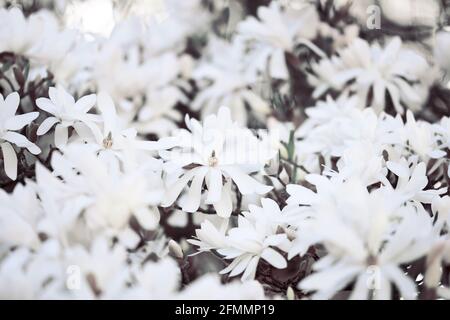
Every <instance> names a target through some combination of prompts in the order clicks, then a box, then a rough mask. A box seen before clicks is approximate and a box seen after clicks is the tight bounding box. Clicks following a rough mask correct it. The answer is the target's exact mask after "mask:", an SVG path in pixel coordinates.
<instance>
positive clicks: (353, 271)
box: [287, 175, 433, 299]
mask: <svg viewBox="0 0 450 320" xmlns="http://www.w3.org/2000/svg"><path fill="white" fill-rule="evenodd" d="M308 181H309V182H310V183H312V184H314V185H315V187H316V189H317V193H314V192H313V191H311V190H309V189H307V188H305V187H302V186H294V185H292V186H289V187H288V189H287V190H288V192H289V193H290V194H291V198H290V199H289V200H288V203H290V204H295V203H299V204H301V205H307V206H308V207H306V208H307V209H306V210H307V211H309V214H308V216H309V218H308V219H305V220H303V222H300V223H299V225H300V226H301V227H300V228H299V230H301V232H300V231H299V232H298V238H297V239H296V241H295V242H297V243H296V244H295V245H294V246H293V249H292V250H293V251H294V253H298V252H300V254H301V253H302V252H304V251H305V250H306V249H307V248H308V247H309V246H310V245H311V244H314V243H321V244H323V245H324V246H325V249H326V251H327V253H328V254H327V255H326V256H325V257H323V258H322V259H320V260H319V261H318V262H316V263H315V264H314V267H313V268H314V270H315V271H316V272H315V273H313V274H312V275H310V276H308V277H307V278H305V279H304V280H302V281H301V283H300V286H299V287H300V288H301V289H302V290H305V291H315V292H316V293H315V294H314V295H313V298H318V299H329V298H331V297H333V296H334V295H335V294H336V293H338V292H339V291H341V290H343V289H344V288H345V287H346V286H347V285H348V284H350V283H353V282H355V286H354V289H353V292H352V294H351V296H350V298H353V299H367V298H376V299H390V297H391V283H392V284H394V285H395V286H396V287H397V288H398V290H399V292H400V295H401V296H402V297H403V298H405V299H414V298H415V297H416V291H417V289H416V286H415V284H414V281H413V279H411V278H409V277H408V276H407V275H405V273H404V271H403V270H402V269H401V268H400V265H402V264H405V263H408V262H412V261H414V260H415V259H417V258H419V257H421V256H423V255H424V254H425V253H426V251H427V250H428V249H429V246H430V244H431V243H432V242H431V241H430V239H431V237H432V236H433V234H432V232H431V230H432V220H431V219H430V217H429V216H428V215H427V214H426V213H423V212H417V210H420V209H419V208H418V209H414V208H412V207H404V206H402V200H403V199H401V197H397V196H395V195H393V194H392V193H386V192H384V190H383V189H382V188H380V189H376V190H374V191H372V192H370V193H369V192H368V191H367V187H366V186H365V185H364V184H362V183H361V182H360V181H358V180H357V179H352V180H349V181H347V182H342V181H339V179H334V180H329V179H327V178H325V177H321V176H317V175H314V176H309V177H308ZM303 215H304V214H303ZM302 235H304V238H303V239H302V238H301V237H302ZM290 256H292V252H290ZM369 294H371V295H370V296H369Z"/></svg>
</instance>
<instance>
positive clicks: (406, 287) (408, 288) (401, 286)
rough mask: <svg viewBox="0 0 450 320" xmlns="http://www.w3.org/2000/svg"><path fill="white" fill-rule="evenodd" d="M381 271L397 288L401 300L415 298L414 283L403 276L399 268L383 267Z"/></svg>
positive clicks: (393, 266) (392, 266)
mask: <svg viewBox="0 0 450 320" xmlns="http://www.w3.org/2000/svg"><path fill="white" fill-rule="evenodd" d="M383 271H385V272H386V275H387V277H388V278H389V279H390V280H391V281H392V282H393V283H394V284H395V286H396V287H397V288H398V290H399V291H400V294H401V297H402V298H404V299H409V300H411V299H415V298H416V294H417V288H416V285H415V283H414V281H413V280H412V279H411V278H410V277H408V276H407V275H405V274H404V273H403V271H402V270H400V268H399V267H397V266H395V265H388V266H384V267H383Z"/></svg>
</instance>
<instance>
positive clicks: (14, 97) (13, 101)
mask: <svg viewBox="0 0 450 320" xmlns="http://www.w3.org/2000/svg"><path fill="white" fill-rule="evenodd" d="M19 103H20V96H19V94H18V93H17V92H13V93H11V94H9V95H8V96H7V97H6V99H5V104H6V106H5V107H6V114H7V115H8V116H10V117H11V116H13V115H15V114H16V112H17V108H18V107H19Z"/></svg>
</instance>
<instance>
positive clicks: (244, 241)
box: [189, 199, 290, 281]
mask: <svg viewBox="0 0 450 320" xmlns="http://www.w3.org/2000/svg"><path fill="white" fill-rule="evenodd" d="M261 204H262V207H258V206H255V205H250V206H249V211H248V212H243V213H242V215H240V216H239V218H238V226H237V227H236V228H232V229H230V230H228V232H227V235H225V232H224V230H223V227H224V226H223V225H222V226H221V230H217V229H216V228H215V227H214V225H212V224H211V223H210V222H209V221H205V222H204V223H203V224H202V225H201V228H200V229H198V230H197V231H196V234H197V237H198V240H189V242H190V243H192V244H194V245H196V246H199V247H200V250H201V251H210V250H216V251H217V252H218V253H219V254H220V255H222V256H223V257H224V258H225V259H233V261H232V262H231V263H230V264H229V265H228V266H227V267H226V268H225V269H223V270H222V271H221V272H220V273H221V274H226V273H229V275H230V277H233V276H237V275H239V274H242V276H241V280H243V281H246V280H253V279H254V278H255V274H256V268H257V267H258V263H259V261H260V259H261V258H262V259H264V260H265V261H267V262H268V263H269V264H270V265H272V266H274V267H275V268H278V269H284V268H286V266H287V262H286V259H285V258H284V256H283V255H282V254H281V253H280V251H281V252H287V251H289V249H290V241H289V240H288V237H287V235H286V234H285V233H280V227H281V226H283V225H284V222H283V218H282V212H281V211H280V208H279V207H278V205H277V203H276V202H275V201H273V200H271V199H262V200H261ZM276 249H277V250H276ZM278 250H280V251H278Z"/></svg>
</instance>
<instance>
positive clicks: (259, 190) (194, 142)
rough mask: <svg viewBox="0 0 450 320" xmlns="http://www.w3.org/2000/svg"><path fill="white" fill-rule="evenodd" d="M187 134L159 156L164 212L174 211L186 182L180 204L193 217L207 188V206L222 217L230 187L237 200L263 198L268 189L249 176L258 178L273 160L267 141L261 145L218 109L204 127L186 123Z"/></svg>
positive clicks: (191, 121) (228, 206) (227, 210)
mask: <svg viewBox="0 0 450 320" xmlns="http://www.w3.org/2000/svg"><path fill="white" fill-rule="evenodd" d="M186 125H187V127H188V129H189V131H188V130H180V132H179V133H178V135H177V136H176V137H177V139H178V141H177V142H176V143H177V145H176V147H175V148H173V149H172V150H170V151H162V152H161V153H160V154H161V156H162V157H163V159H164V160H165V164H164V167H165V171H166V172H167V178H166V181H167V185H168V187H167V192H166V195H165V199H164V201H163V206H166V207H167V206H170V205H172V204H173V203H174V202H175V200H176V199H177V198H178V196H179V195H180V193H181V192H182V191H183V189H184V188H185V187H186V185H187V184H188V182H189V181H192V183H191V184H190V186H189V191H188V193H187V196H186V198H185V200H184V201H185V202H184V203H182V209H183V210H184V211H186V212H195V211H196V210H197V209H198V208H199V206H200V204H201V197H202V191H203V184H204V182H205V183H206V187H207V190H208V192H207V197H206V199H205V202H204V203H206V204H211V205H213V206H214V208H215V210H216V211H217V214H218V215H219V216H221V217H229V216H230V214H231V212H232V193H231V182H234V183H235V184H236V185H237V188H238V190H239V192H240V193H241V194H244V195H246V194H264V193H267V192H269V191H270V190H271V189H272V188H271V187H269V186H266V185H264V184H262V183H260V182H259V181H257V180H256V179H255V178H253V177H251V176H250V174H251V173H257V172H259V171H260V170H262V169H263V168H264V165H265V164H266V163H267V162H268V161H269V160H270V159H271V158H273V157H274V156H275V155H276V151H275V150H273V149H272V147H271V146H270V144H269V142H268V141H261V140H259V139H258V138H257V137H256V136H255V135H254V134H253V133H252V132H251V131H250V130H248V129H243V128H241V127H239V126H238V125H237V124H236V123H234V122H233V121H232V120H231V115H230V110H229V109H228V108H221V109H220V110H219V112H218V114H217V115H210V116H208V117H207V118H206V119H205V121H204V123H203V125H202V124H201V123H200V122H198V121H197V120H195V119H189V118H187V119H186Z"/></svg>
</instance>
